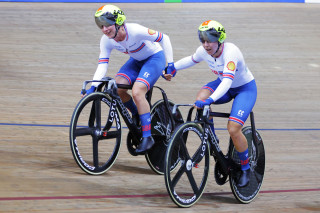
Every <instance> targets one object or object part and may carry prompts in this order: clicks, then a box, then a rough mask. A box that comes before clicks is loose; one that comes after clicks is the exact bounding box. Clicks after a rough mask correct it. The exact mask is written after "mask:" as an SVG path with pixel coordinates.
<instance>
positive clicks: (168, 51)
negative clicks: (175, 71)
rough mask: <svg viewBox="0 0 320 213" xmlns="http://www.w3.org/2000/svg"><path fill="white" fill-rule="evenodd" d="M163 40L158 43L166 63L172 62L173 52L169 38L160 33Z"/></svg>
mask: <svg viewBox="0 0 320 213" xmlns="http://www.w3.org/2000/svg"><path fill="white" fill-rule="evenodd" d="M159 33H160V32H159ZM162 36H163V38H162V39H161V40H160V41H159V43H160V45H161V46H162V49H163V52H164V54H165V56H166V60H167V63H172V62H173V51H172V45H171V41H170V38H169V36H167V35H166V34H163V33H162Z"/></svg>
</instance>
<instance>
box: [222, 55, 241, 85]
mask: <svg viewBox="0 0 320 213" xmlns="http://www.w3.org/2000/svg"><path fill="white" fill-rule="evenodd" d="M238 60H239V59H238V57H237V53H236V51H234V50H232V51H229V52H228V54H226V55H224V67H223V76H222V77H223V79H225V78H228V79H230V80H232V81H233V79H234V76H235V74H236V70H237V64H238Z"/></svg>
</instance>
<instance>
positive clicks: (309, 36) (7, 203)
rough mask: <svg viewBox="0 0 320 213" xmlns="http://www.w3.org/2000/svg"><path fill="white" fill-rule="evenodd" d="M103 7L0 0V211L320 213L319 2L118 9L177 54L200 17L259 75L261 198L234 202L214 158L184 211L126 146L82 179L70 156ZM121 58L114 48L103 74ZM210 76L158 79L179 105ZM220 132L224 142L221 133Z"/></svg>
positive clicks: (195, 70)
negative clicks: (106, 167)
mask: <svg viewBox="0 0 320 213" xmlns="http://www.w3.org/2000/svg"><path fill="white" fill-rule="evenodd" d="M100 6H101V4H93V3H92V4H78V3H71V4H66V3H57V4H54V3H52V4H50V3H0V29H1V30H0V97H1V102H0V123H1V125H0V165H1V169H0V212H6V213H7V212H319V211H320V178H319V176H320V154H319V150H320V110H319V109H320V95H319V94H320V86H319V79H320V63H319V61H320V39H319V38H320V30H319V27H320V17H319V11H320V5H318V4H283V3H278V4H272V3H269V4H262V3H242V4H239V3H238V4H236V3H207V4H206V3H199V4H191V3H189V4H187V3H186V4H118V6H119V7H120V8H122V9H123V10H124V11H125V13H126V16H127V20H128V22H136V23H140V24H142V25H144V26H146V27H149V28H152V29H156V30H158V31H161V32H164V33H166V34H168V35H169V36H170V39H171V42H172V44H173V49H174V59H175V60H178V59H180V58H182V57H184V56H187V55H190V54H192V53H193V52H194V51H195V50H196V48H197V47H198V46H199V45H200V43H199V42H198V38H197V33H196V30H197V27H198V26H199V25H200V23H201V22H202V21H204V20H207V19H216V20H218V21H220V22H221V23H222V24H223V25H224V27H225V28H226V31H227V35H228V38H227V41H229V42H233V43H235V44H236V45H237V46H239V48H240V49H241V50H242V52H243V54H244V56H245V59H246V62H247V64H248V66H249V68H250V70H251V71H252V72H253V74H254V76H255V78H256V81H257V85H258V90H259V91H258V100H257V104H256V106H255V108H254V111H255V115H256V116H255V118H256V126H257V128H258V129H259V130H260V133H261V135H262V137H263V140H264V145H265V149H266V157H267V158H266V163H267V164H266V172H265V179H264V183H263V186H262V189H261V193H260V194H259V195H258V197H257V198H256V199H255V200H254V201H253V202H252V203H250V204H247V205H241V204H238V203H237V201H236V200H235V198H234V197H233V195H232V193H231V190H230V187H229V185H228V184H226V185H224V186H218V185H216V184H215V181H214V175H213V159H212V160H211V171H210V176H209V183H208V185H207V187H206V191H205V194H204V195H203V197H202V198H201V199H200V201H199V202H198V203H197V204H196V205H195V206H193V207H192V208H189V209H179V208H177V207H176V206H175V204H174V203H173V202H172V201H171V200H170V198H169V196H168V195H167V191H166V188H165V184H164V178H163V176H159V175H155V174H154V173H153V172H152V171H151V170H150V168H149V166H148V165H147V163H146V160H145V158H144V157H143V156H138V157H133V156H131V155H130V154H129V153H128V151H127V149H126V146H125V143H123V146H122V148H121V152H120V155H119V157H118V159H117V161H116V163H115V165H114V166H113V167H112V168H111V170H110V171H108V172H107V173H106V174H103V175H101V176H90V175H87V174H84V173H83V172H82V171H81V170H80V168H79V167H78V166H77V165H76V163H75V161H74V159H73V157H72V154H71V151H70V147H69V133H68V131H69V128H68V126H69V122H70V118H71V115H72V112H73V109H74V107H75V105H76V104H77V102H78V101H79V99H80V89H81V86H82V82H83V81H84V80H90V79H91V78H92V76H93V74H94V72H95V69H96V66H97V61H98V52H99V39H100V36H101V32H100V31H99V29H98V28H97V27H96V25H95V23H94V19H93V14H94V12H95V10H96V9H97V8H98V7H100ZM127 57H128V56H126V55H124V54H120V53H118V52H116V51H114V52H113V53H112V56H111V58H110V66H109V67H110V69H109V73H108V75H109V76H114V75H115V74H116V72H117V70H118V69H119V67H120V66H121V64H122V63H123V61H124V60H126V59H127ZM214 78H215V77H214V76H213V75H212V73H211V72H210V71H209V69H208V68H207V65H206V64H205V63H204V62H203V63H200V64H198V65H196V66H194V67H192V68H190V69H188V70H184V71H181V72H179V73H178V75H177V76H176V78H175V79H174V80H173V81H172V82H165V81H164V80H163V79H160V80H159V81H158V83H157V85H159V86H161V87H162V88H164V89H165V90H166V92H167V95H168V97H169V98H170V99H172V100H173V101H174V102H175V103H193V101H194V98H195V95H196V93H197V91H198V89H199V88H200V87H201V86H202V85H204V84H205V83H207V82H208V81H209V80H208V79H214ZM159 97H160V95H155V97H154V100H157V98H159ZM216 109H217V110H219V111H229V109H230V105H228V104H227V105H223V106H217V107H216ZM217 127H218V128H225V127H226V121H225V120H221V121H220V120H217ZM126 133H127V131H126V130H125V132H124V134H123V135H124V136H126ZM217 134H218V135H219V137H220V140H221V141H224V143H225V144H226V143H227V140H228V136H227V133H226V131H225V130H218V131H217ZM123 142H124V141H123ZM222 143H223V142H222Z"/></svg>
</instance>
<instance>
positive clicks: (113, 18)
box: [94, 4, 126, 28]
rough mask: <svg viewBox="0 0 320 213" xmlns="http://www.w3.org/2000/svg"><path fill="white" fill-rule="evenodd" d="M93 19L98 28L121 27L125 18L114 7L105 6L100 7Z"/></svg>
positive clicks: (120, 11) (121, 12)
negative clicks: (115, 25)
mask: <svg viewBox="0 0 320 213" xmlns="http://www.w3.org/2000/svg"><path fill="white" fill-rule="evenodd" d="M94 19H95V21H96V24H97V25H98V27H99V28H102V27H103V26H106V27H108V26H110V25H114V24H117V25H123V23H124V21H125V20H126V16H125V15H124V13H123V11H122V10H121V9H120V8H119V7H117V6H114V5H111V4H107V5H104V6H102V7H100V8H99V9H98V10H97V11H96V13H95V14H94Z"/></svg>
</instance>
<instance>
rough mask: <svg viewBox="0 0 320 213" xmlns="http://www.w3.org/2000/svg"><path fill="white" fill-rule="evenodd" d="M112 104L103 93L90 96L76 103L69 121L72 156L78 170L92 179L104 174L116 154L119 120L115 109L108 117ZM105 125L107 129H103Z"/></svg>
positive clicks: (118, 146)
mask: <svg viewBox="0 0 320 213" xmlns="http://www.w3.org/2000/svg"><path fill="white" fill-rule="evenodd" d="M111 102H112V99H111V98H110V97H109V96H108V95H106V94H104V93H101V92H95V93H92V94H90V95H87V96H85V97H84V98H82V99H81V100H80V101H79V103H78V105H77V106H76V108H75V110H74V112H73V115H72V118H71V122H70V132H69V138H70V147H71V152H72V154H73V157H74V159H75V161H76V163H77V164H78V166H79V167H80V168H81V169H82V170H83V171H84V172H86V173H88V174H91V175H100V174H103V173H105V172H106V171H107V170H109V169H110V168H111V167H112V165H113V164H114V162H115V160H116V159H117V156H118V154H119V150H120V146H121V139H122V138H121V135H122V127H121V120H120V116H119V112H118V109H117V108H113V110H112V112H111V113H110V111H111V110H110V108H111V106H112V105H111ZM109 113H110V114H109ZM111 114H112V115H111ZM108 121H109V123H108ZM110 121H112V122H110ZM107 123H108V124H109V126H110V127H111V128H110V129H105V128H106V126H104V125H103V124H105V125H106V124H107Z"/></svg>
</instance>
